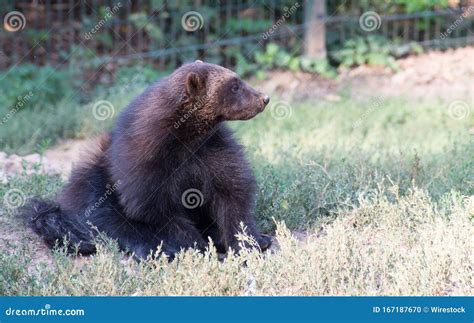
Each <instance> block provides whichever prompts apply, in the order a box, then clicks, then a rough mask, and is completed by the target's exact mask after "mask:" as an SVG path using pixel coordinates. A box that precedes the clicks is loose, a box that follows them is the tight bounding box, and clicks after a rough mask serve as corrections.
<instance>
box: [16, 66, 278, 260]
mask: <svg viewBox="0 0 474 323" xmlns="http://www.w3.org/2000/svg"><path fill="white" fill-rule="evenodd" d="M269 100H270V99H269V97H268V96H266V95H264V94H262V93H260V92H258V91H256V90H255V89H253V88H252V87H250V86H249V85H248V84H246V83H245V82H243V81H242V80H241V79H240V78H239V77H238V76H237V74H235V73H234V72H232V71H230V70H228V69H226V68H224V67H221V66H218V65H214V64H208V63H203V62H202V61H196V62H194V63H190V64H186V65H183V66H181V67H180V68H178V69H177V70H175V71H174V72H173V73H172V74H171V75H170V76H168V77H165V78H163V79H162V80H159V81H157V82H156V83H154V84H153V85H151V86H150V87H149V88H147V89H146V90H145V91H144V92H143V93H142V94H141V95H139V96H138V97H137V98H135V99H134V100H133V101H132V102H131V104H130V105H129V106H128V107H127V108H126V109H125V110H124V111H123V112H122V113H121V114H120V116H119V118H118V120H117V123H116V125H115V126H114V128H113V130H112V131H111V132H110V133H108V134H105V135H103V136H102V137H101V138H100V140H99V143H98V146H97V148H96V149H95V150H94V151H91V152H90V153H88V154H87V155H86V156H85V157H86V160H85V161H83V162H82V164H80V165H79V166H77V167H76V168H75V169H73V171H72V174H71V177H70V179H69V182H68V184H67V185H66V186H65V188H64V189H63V190H62V191H61V192H60V194H59V195H58V197H57V198H56V199H55V200H54V201H44V200H39V199H34V200H31V201H30V203H29V204H28V205H27V206H26V207H25V208H24V209H23V210H22V215H23V217H24V218H25V219H26V220H27V221H28V223H29V225H30V226H31V227H32V228H33V230H34V231H35V232H36V233H38V234H39V235H41V236H42V237H43V238H44V240H45V242H46V243H47V244H48V245H49V246H54V245H55V244H56V243H57V241H58V240H59V241H60V242H61V241H62V240H63V239H64V237H66V238H67V240H68V241H69V245H70V246H71V247H70V248H71V251H72V250H78V251H79V253H81V254H91V253H94V252H95V245H94V240H95V239H94V237H95V236H97V234H99V233H105V234H106V235H107V236H109V237H111V238H113V239H116V240H117V242H118V244H119V246H120V248H121V249H122V250H125V251H129V252H133V253H134V254H135V255H136V256H137V257H139V258H146V257H147V256H148V255H149V254H150V253H151V252H154V251H155V250H156V249H157V247H158V246H160V245H161V250H162V252H163V253H165V254H166V255H168V256H170V257H173V255H174V254H175V253H177V252H179V251H180V250H181V249H187V248H197V249H200V250H203V249H204V248H205V247H206V246H207V244H208V240H209V238H211V239H212V241H213V243H214V244H215V246H216V247H217V249H218V251H219V252H225V251H227V250H228V249H229V248H232V249H234V250H238V249H239V242H238V241H237V239H236V234H237V233H239V232H240V231H241V230H242V226H241V224H243V226H245V227H246V232H247V233H248V234H249V235H251V236H252V237H253V238H254V239H255V240H256V241H257V243H258V245H259V246H260V249H261V250H265V249H267V248H268V247H269V246H270V244H271V239H270V238H269V237H268V236H265V235H262V234H261V233H259V231H258V229H257V225H256V222H255V217H254V207H255V195H256V183H255V178H254V176H253V173H252V171H251V168H250V165H249V163H248V161H247V160H246V158H245V155H244V151H243V147H242V146H240V145H239V144H238V143H237V142H236V140H235V139H234V137H233V134H232V132H231V131H230V130H229V128H228V127H227V126H226V125H225V123H224V121H230V120H248V119H251V118H253V117H254V116H256V115H257V114H258V113H260V112H262V111H263V110H264V108H265V106H266V105H267V104H268V102H269Z"/></svg>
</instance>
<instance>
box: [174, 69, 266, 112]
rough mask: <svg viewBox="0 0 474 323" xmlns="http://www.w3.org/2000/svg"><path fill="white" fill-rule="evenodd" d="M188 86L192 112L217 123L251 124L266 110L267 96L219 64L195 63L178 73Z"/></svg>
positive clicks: (184, 95) (188, 100) (187, 100)
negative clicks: (253, 119) (245, 121)
mask: <svg viewBox="0 0 474 323" xmlns="http://www.w3.org/2000/svg"><path fill="white" fill-rule="evenodd" d="M176 72H177V75H179V76H180V77H179V78H181V79H182V82H183V83H182V84H184V89H183V99H184V100H185V101H186V102H189V103H192V104H189V105H188V107H189V108H188V109H193V110H199V112H197V111H196V112H197V113H198V114H200V115H201V116H203V117H204V115H205V116H206V117H207V118H208V119H214V120H215V121H224V120H248V119H251V118H253V117H254V116H256V115H257V114H258V113H260V112H262V111H263V110H264V109H265V106H266V105H267V104H268V102H269V101H270V98H269V97H268V96H267V95H264V94H263V93H261V92H259V91H257V90H255V89H254V88H252V87H251V86H250V85H248V84H247V83H245V82H244V81H242V80H241V79H240V78H239V76H238V75H237V74H236V73H234V72H232V71H230V70H228V69H226V68H224V67H222V66H219V65H215V64H209V63H204V62H202V61H199V60H198V61H195V62H194V63H190V64H186V65H184V66H182V67H181V68H179V69H178V70H177V71H176Z"/></svg>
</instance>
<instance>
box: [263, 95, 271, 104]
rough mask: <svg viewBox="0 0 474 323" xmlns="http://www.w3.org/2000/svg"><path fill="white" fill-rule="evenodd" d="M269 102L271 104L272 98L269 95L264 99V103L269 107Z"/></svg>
mask: <svg viewBox="0 0 474 323" xmlns="http://www.w3.org/2000/svg"><path fill="white" fill-rule="evenodd" d="M268 102H270V97H269V96H268V95H265V97H264V98H263V103H264V104H265V105H267V104H268Z"/></svg>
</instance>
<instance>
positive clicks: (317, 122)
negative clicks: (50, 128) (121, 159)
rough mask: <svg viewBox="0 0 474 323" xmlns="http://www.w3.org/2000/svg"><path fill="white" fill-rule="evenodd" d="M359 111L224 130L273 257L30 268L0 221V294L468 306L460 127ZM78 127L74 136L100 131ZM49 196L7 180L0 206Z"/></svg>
mask: <svg viewBox="0 0 474 323" xmlns="http://www.w3.org/2000/svg"><path fill="white" fill-rule="evenodd" d="M124 98H125V96H124V95H122V96H120V95H111V96H110V98H109V100H110V101H111V102H113V104H114V106H116V107H120V106H122V105H123V104H122V103H124V102H125V101H126V100H125V99H124ZM373 100H374V98H367V101H365V102H358V101H351V100H344V101H342V102H338V103H323V102H301V103H292V106H291V107H289V108H288V109H290V110H291V115H289V116H287V117H286V118H283V119H279V118H274V117H273V116H272V115H273V114H272V112H275V111H271V110H272V109H271V107H270V109H269V110H270V111H267V112H265V113H264V114H262V115H261V116H259V117H258V118H256V119H255V120H252V121H249V122H242V123H234V124H233V127H234V128H235V130H236V133H237V136H238V137H239V139H240V140H241V142H242V143H243V144H244V145H245V146H246V148H247V150H248V156H249V158H250V160H251V162H252V165H253V167H254V170H255V173H256V176H257V180H258V184H259V195H258V205H257V213H256V214H257V218H258V221H259V225H260V227H261V228H262V229H263V230H264V231H266V232H276V240H277V242H278V245H279V249H278V251H275V252H273V253H267V254H265V255H262V254H259V253H257V252H255V251H252V250H245V251H243V252H242V253H241V254H240V255H238V256H236V255H230V256H228V257H227V258H226V259H225V260H223V261H220V260H219V259H218V257H217V255H216V254H215V251H214V250H213V249H212V247H211V248H210V250H209V252H208V253H206V254H198V253H196V252H194V251H186V252H182V254H181V255H180V256H179V257H178V259H177V260H176V261H174V262H172V263H167V262H166V261H165V260H164V259H159V260H149V261H145V262H140V263H138V262H136V261H134V260H130V259H128V258H127V257H124V256H123V255H122V254H120V253H119V252H118V251H117V248H116V245H115V244H114V242H111V241H108V240H107V239H105V240H104V242H103V243H102V244H101V247H100V251H99V253H98V254H97V255H95V256H93V257H89V258H81V259H77V258H72V257H67V256H65V254H64V252H62V251H61V250H57V251H56V252H55V253H54V254H53V257H52V258H48V259H49V260H48V261H49V262H46V263H44V262H43V261H39V260H38V259H37V258H38V257H37V254H36V251H35V250H36V249H35V247H34V246H35V245H34V244H32V243H31V237H29V236H28V233H26V234H25V233H22V232H24V230H22V229H18V224H16V222H15V219H14V217H13V211H12V210H9V209H6V208H5V207H1V208H0V212H1V213H0V215H1V216H0V221H1V222H0V231H1V232H2V233H4V232H12V231H15V230H17V231H18V232H19V235H20V236H21V235H24V237H23V238H21V239H19V242H18V243H16V246H15V247H13V246H10V247H6V248H2V249H1V251H0V294H2V295H65V294H66V295H97V294H98V295H472V293H473V292H474V286H473V281H474V275H473V272H474V271H473V263H472V259H473V256H474V255H473V252H472V250H473V249H474V248H473V247H474V245H473V240H472V237H473V236H474V226H473V223H472V221H473V220H474V197H473V195H474V194H473V193H474V189H473V176H472V174H473V173H474V161H473V160H472V156H473V155H474V145H473V143H472V139H471V138H470V137H469V136H470V135H469V129H470V128H472V127H473V124H474V123H473V116H472V114H471V116H468V117H466V118H464V119H461V120H455V119H452V118H450V116H449V114H448V111H447V109H446V107H445V104H444V103H443V102H440V101H432V102H427V101H417V102H414V101H409V100H403V99H393V98H384V99H383V100H382V104H380V106H378V107H377V108H376V109H374V108H370V107H371V106H373ZM377 102H380V99H378V101H377ZM287 111H289V110H287ZM116 113H118V111H116ZM287 114H290V113H287ZM90 120H91V116H90V115H89V116H88V117H85V118H84V119H83V120H82V125H81V132H82V134H83V135H84V136H85V135H87V134H89V133H95V132H97V130H100V128H101V127H102V128H103V127H107V126H108V124H104V123H96V122H95V121H90ZM61 185H62V183H61V180H60V179H59V178H56V177H51V176H46V175H41V174H39V175H33V176H30V177H27V176H16V177H13V178H10V180H9V181H8V182H7V183H6V184H3V185H1V186H0V198H1V199H2V200H3V196H4V195H5V193H6V192H7V191H8V190H10V189H12V188H16V189H19V190H21V191H22V192H23V193H24V194H25V196H33V195H42V196H53V195H54V193H55V192H56V191H57V190H58V189H59V187H60V186H61ZM291 232H294V233H295V234H298V235H300V236H301V235H302V236H304V237H305V238H304V239H303V241H298V240H297V239H295V237H293V236H292V234H291ZM243 238H245V237H243ZM244 264H245V265H244Z"/></svg>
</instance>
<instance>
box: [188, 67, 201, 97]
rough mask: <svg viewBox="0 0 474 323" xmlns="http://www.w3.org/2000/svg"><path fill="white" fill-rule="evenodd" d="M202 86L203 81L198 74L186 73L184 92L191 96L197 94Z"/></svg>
mask: <svg viewBox="0 0 474 323" xmlns="http://www.w3.org/2000/svg"><path fill="white" fill-rule="evenodd" d="M203 86H204V82H203V80H202V78H201V77H200V76H199V75H198V74H196V73H194V72H189V73H188V75H186V94H187V95H189V96H192V95H196V94H198V93H199V91H200V90H201V88H202V87H203Z"/></svg>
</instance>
